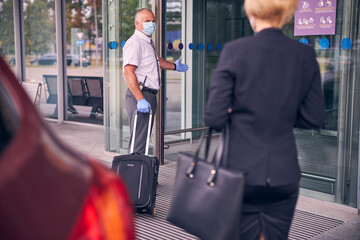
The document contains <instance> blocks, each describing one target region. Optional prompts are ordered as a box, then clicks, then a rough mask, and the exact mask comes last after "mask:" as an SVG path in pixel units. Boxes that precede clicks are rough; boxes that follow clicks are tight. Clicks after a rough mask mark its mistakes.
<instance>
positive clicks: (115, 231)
mask: <svg viewBox="0 0 360 240" xmlns="http://www.w3.org/2000/svg"><path fill="white" fill-rule="evenodd" d="M0 238H1V239H7V240H12V239H14V240H22V239H37V240H41V239H44V240H49V239H51V240H57V239H59V240H64V239H69V240H74V239H87V240H100V239H101V240H110V239H114V240H115V239H116V240H120V239H126V240H128V239H130V240H131V239H135V233H134V223H133V207H132V205H131V202H130V198H129V196H128V194H127V191H126V189H125V186H124V184H123V183H122V182H121V180H120V178H119V177H118V176H116V175H115V174H114V173H113V172H111V171H110V170H108V169H106V168H105V167H103V166H102V165H100V164H99V163H97V162H96V161H94V160H91V159H89V158H87V157H85V156H83V155H81V154H79V153H77V152H75V151H73V150H71V149H69V148H68V147H66V146H64V145H63V144H62V143H61V141H59V139H58V138H57V137H56V136H55V135H54V134H53V132H52V131H50V130H49V128H48V127H47V125H46V123H45V122H44V120H43V118H42V117H41V116H40V114H39V113H38V112H37V110H36V109H35V107H34V106H33V104H32V102H31V100H30V99H29V98H28V96H27V95H26V93H25V91H24V90H23V89H22V87H21V85H20V82H19V81H18V80H17V79H16V77H15V76H14V74H13V73H12V71H11V70H10V69H9V68H8V66H7V64H6V63H5V62H4V60H3V59H1V58H0Z"/></svg>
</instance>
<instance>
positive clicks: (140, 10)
mask: <svg viewBox="0 0 360 240" xmlns="http://www.w3.org/2000/svg"><path fill="white" fill-rule="evenodd" d="M143 11H148V12H151V13H153V12H152V11H151V10H150V9H148V8H141V9H139V10H137V11H136V13H135V19H134V21H135V22H136V21H137V20H139V18H140V15H141V13H142V12H143Z"/></svg>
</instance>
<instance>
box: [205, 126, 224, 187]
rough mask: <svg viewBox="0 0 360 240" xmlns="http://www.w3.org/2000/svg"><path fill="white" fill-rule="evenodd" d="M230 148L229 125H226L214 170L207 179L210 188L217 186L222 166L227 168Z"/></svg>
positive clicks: (214, 162) (215, 157) (217, 151)
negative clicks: (216, 182) (217, 178)
mask: <svg viewBox="0 0 360 240" xmlns="http://www.w3.org/2000/svg"><path fill="white" fill-rule="evenodd" d="M228 146H229V124H226V126H225V128H224V129H223V130H222V132H221V138H220V143H219V146H218V148H217V149H216V152H215V155H214V157H213V160H212V164H213V166H214V168H213V169H212V170H211V172H210V175H209V177H208V178H207V184H208V185H209V186H210V187H213V186H215V181H216V176H217V173H218V170H219V168H220V166H222V167H225V168H226V167H227V158H228V157H227V154H228Z"/></svg>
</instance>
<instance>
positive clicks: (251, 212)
mask: <svg viewBox="0 0 360 240" xmlns="http://www.w3.org/2000/svg"><path fill="white" fill-rule="evenodd" d="M298 195H299V185H298V184H291V185H285V186H280V187H260V186H246V187H245V192H244V202H243V207H242V214H241V217H240V239H246V240H253V239H254V240H258V239H260V234H261V232H263V233H264V237H265V239H266V240H286V239H288V234H289V230H290V226H291V222H292V219H293V216H294V212H295V207H296V202H297V199H298Z"/></svg>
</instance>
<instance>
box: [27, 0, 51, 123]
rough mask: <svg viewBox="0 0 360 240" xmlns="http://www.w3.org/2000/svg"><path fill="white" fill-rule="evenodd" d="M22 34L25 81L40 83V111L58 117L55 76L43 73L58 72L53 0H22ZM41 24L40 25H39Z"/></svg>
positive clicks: (48, 115)
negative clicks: (47, 77) (51, 79)
mask: <svg viewBox="0 0 360 240" xmlns="http://www.w3.org/2000/svg"><path fill="white" fill-rule="evenodd" d="M23 11H24V38H25V71H26V80H25V81H26V82H29V83H31V84H32V85H34V86H35V87H34V89H37V87H36V86H39V85H40V84H42V86H43V88H42V91H41V92H40V111H41V112H42V114H43V115H44V116H45V117H50V118H57V116H58V107H57V80H56V77H55V78H54V79H53V80H54V81H52V82H49V81H47V79H46V78H44V76H46V75H55V76H56V74H57V54H56V32H55V27H56V24H55V1H54V0H49V1H42V0H25V1H24V2H23ZM39 26H41V27H39Z"/></svg>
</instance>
